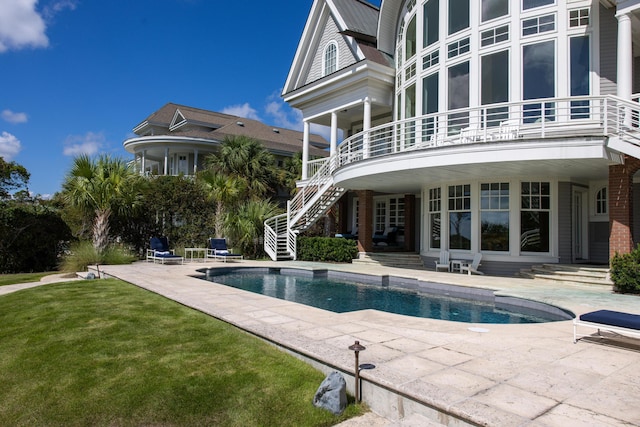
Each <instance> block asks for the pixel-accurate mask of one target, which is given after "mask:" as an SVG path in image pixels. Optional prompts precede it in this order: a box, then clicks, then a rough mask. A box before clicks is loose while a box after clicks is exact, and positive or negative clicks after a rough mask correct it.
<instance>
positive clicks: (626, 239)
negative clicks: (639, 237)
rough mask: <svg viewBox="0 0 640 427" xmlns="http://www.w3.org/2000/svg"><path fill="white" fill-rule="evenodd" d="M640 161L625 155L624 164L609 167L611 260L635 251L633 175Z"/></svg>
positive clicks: (639, 166) (638, 167)
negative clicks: (616, 256)
mask: <svg viewBox="0 0 640 427" xmlns="http://www.w3.org/2000/svg"><path fill="white" fill-rule="evenodd" d="M639 169H640V160H638V159H636V158H634V157H629V156H626V155H625V159H624V164H622V165H612V166H609V259H611V258H613V256H614V255H615V254H616V253H620V254H626V253H629V252H631V251H632V250H633V199H632V197H633V175H634V174H635V173H636V172H637V171H638V170H639Z"/></svg>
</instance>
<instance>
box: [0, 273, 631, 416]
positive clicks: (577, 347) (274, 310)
mask: <svg viewBox="0 0 640 427" xmlns="http://www.w3.org/2000/svg"><path fill="white" fill-rule="evenodd" d="M237 264H238V265H240V264H241V265H242V266H277V267H285V266H295V267H299V268H330V269H334V270H342V271H353V272H361V273H365V274H379V275H393V276H400V277H409V278H419V279H423V280H430V281H433V282H440V283H449V284H457V285H463V286H470V287H482V288H488V289H493V290H495V291H496V292H497V293H500V294H502V295H511V296H517V297H522V298H527V299H532V300H537V301H542V302H546V303H550V304H553V305H556V306H560V307H562V308H564V309H568V310H570V311H572V312H573V313H575V314H576V315H578V314H581V313H584V312H588V311H593V310H596V309H611V310H619V311H626V312H631V313H636V314H640V298H639V297H638V296H629V295H617V294H613V293H612V292H611V289H610V287H607V286H593V285H592V286H579V285H570V286H569V285H567V286H562V285H548V284H546V283H538V281H533V280H528V279H517V278H503V277H487V276H467V275H461V274H455V273H435V272H430V271H423V270H407V269H394V268H388V267H372V266H356V265H351V264H347V265H337V264H321V263H309V262H279V263H272V262H256V261H243V262H241V263H240V262H239V263H237ZM222 266H223V264H222V263H215V262H207V263H191V264H185V265H157V264H155V265H154V264H148V263H144V262H143V263H136V264H134V265H129V266H101V271H102V272H103V273H105V274H107V275H109V276H113V277H117V278H120V279H122V280H125V281H127V282H129V283H132V284H134V285H137V286H140V287H142V288H145V289H148V290H150V291H152V292H156V293H158V294H161V295H164V296H165V297H167V298H170V299H172V300H175V301H177V302H179V303H181V304H184V305H186V306H189V307H193V308H194V309H197V310H200V311H202V312H204V313H207V314H210V315H211V316H214V317H216V318H219V319H222V320H224V321H226V322H229V323H231V324H233V325H236V326H237V327H239V328H241V329H243V330H246V331H247V332H249V333H252V334H255V335H256V336H258V337H261V338H263V339H265V340H267V341H269V342H272V343H273V344H274V345H277V346H279V347H281V348H283V349H284V350H286V351H288V352H290V353H292V354H294V355H296V356H297V357H299V358H302V359H303V360H306V361H308V362H309V363H312V364H313V365H314V366H317V367H318V368H319V369H321V370H322V371H323V372H326V373H328V372H331V371H333V370H339V371H341V372H343V374H344V375H345V378H346V379H347V384H348V387H349V389H350V391H351V392H352V393H353V391H354V381H353V377H352V373H353V370H354V354H353V352H352V351H350V350H348V347H349V346H350V345H351V344H353V343H354V341H355V340H359V341H360V343H361V344H363V345H364V346H365V347H366V350H365V351H363V352H361V353H360V363H369V364H373V365H375V368H374V369H370V370H363V371H361V377H362V379H363V381H362V399H363V401H364V402H365V403H366V404H368V405H369V406H370V408H371V409H372V411H373V412H374V413H372V414H367V415H366V416H365V417H361V418H359V419H354V420H350V421H348V422H347V423H344V425H345V426H346V425H348V426H365V425H366V426H368V427H375V426H391V425H393V426H413V425H434V426H437V425H448V426H466V425H487V426H531V427H533V426H535V427H538V426H562V427H567V426H631V425H640V404H639V403H640V401H639V398H638V396H640V363H639V360H640V358H639V355H640V353H639V351H640V340H634V339H627V338H622V339H621V338H616V339H615V340H610V339H605V340H600V339H594V338H587V339H584V340H581V341H578V343H577V344H574V343H573V334H572V333H573V329H572V322H571V321H561V322H552V323H541V324H528V325H495V324H470V323H460V322H451V321H443V320H433V319H424V318H415V317H408V316H401V315H395V314H389V313H383V312H378V311H374V310H365V311H360V312H352V313H342V314H338V313H332V312H327V311H324V310H320V309H316V308H313V307H308V306H304V305H300V304H296V303H293V302H288V301H283V300H279V299H275V298H271V297H267V296H262V295H257V294H253V293H249V292H245V291H241V290H237V289H234V288H231V287H227V286H223V285H218V284H215V283H212V282H208V281H205V280H201V279H198V278H196V277H195V276H197V275H198V274H199V273H198V272H197V270H198V269H202V268H216V267H222ZM227 266H229V264H227ZM0 289H1V288H0ZM579 332H581V333H583V334H593V333H594V332H595V330H592V329H591V330H590V329H581V330H579Z"/></svg>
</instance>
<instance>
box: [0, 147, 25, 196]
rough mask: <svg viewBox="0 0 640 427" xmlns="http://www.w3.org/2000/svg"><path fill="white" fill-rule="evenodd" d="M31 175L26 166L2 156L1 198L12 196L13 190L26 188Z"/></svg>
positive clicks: (0, 174) (0, 162)
mask: <svg viewBox="0 0 640 427" xmlns="http://www.w3.org/2000/svg"><path fill="white" fill-rule="evenodd" d="M30 177H31V175H30V174H29V172H28V171H27V169H25V168H24V166H21V165H19V164H17V163H16V162H6V161H5V160H4V157H0V199H8V198H10V197H11V192H12V191H16V190H21V189H26V188H27V184H28V183H29V178H30Z"/></svg>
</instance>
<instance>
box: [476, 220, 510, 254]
mask: <svg viewBox="0 0 640 427" xmlns="http://www.w3.org/2000/svg"><path fill="white" fill-rule="evenodd" d="M480 233H481V237H480V248H481V249H482V250H483V251H508V250H509V212H482V216H481V224H480Z"/></svg>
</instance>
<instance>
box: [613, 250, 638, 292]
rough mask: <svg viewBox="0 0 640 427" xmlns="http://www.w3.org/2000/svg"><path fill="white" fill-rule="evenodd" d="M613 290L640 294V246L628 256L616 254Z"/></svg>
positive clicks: (614, 258)
mask: <svg viewBox="0 0 640 427" xmlns="http://www.w3.org/2000/svg"><path fill="white" fill-rule="evenodd" d="M610 274H611V280H612V281H613V289H614V290H615V291H616V292H620V293H632V294H638V293H640V244H639V245H638V247H637V248H635V249H634V250H633V251H631V252H630V253H628V254H622V255H621V254H618V253H616V254H615V255H614V257H613V259H612V260H611V271H610Z"/></svg>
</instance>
